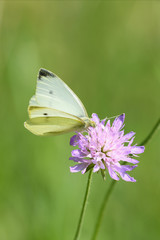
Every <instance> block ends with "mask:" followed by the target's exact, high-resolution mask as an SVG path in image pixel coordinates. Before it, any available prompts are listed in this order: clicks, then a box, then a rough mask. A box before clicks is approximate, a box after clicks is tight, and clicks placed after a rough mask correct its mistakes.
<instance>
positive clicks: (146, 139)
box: [139, 118, 160, 146]
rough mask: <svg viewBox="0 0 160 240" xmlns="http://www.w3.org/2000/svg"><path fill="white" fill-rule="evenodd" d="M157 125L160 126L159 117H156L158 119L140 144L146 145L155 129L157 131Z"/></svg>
mask: <svg viewBox="0 0 160 240" xmlns="http://www.w3.org/2000/svg"><path fill="white" fill-rule="evenodd" d="M159 127H160V118H159V119H158V121H157V122H156V124H155V125H154V127H153V128H152V130H151V131H150V133H149V134H148V136H147V137H146V138H145V139H144V140H143V141H142V142H141V143H140V144H139V145H140V146H144V145H146V144H147V143H148V142H149V141H150V140H151V139H152V137H153V135H154V134H155V133H156V131H158V129H159Z"/></svg>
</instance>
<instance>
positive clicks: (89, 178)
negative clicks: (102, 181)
mask: <svg viewBox="0 0 160 240" xmlns="http://www.w3.org/2000/svg"><path fill="white" fill-rule="evenodd" d="M91 178H92V169H91V170H90V171H89V176H88V182H87V187H86V193H85V196H84V200H83V206H82V210H81V214H80V218H79V222H78V226H77V230H76V234H75V237H74V240H78V238H79V233H80V230H81V226H82V223H83V217H84V213H85V210H86V205H87V200H88V195H89V190H90V186H91Z"/></svg>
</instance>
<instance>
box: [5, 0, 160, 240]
mask: <svg viewBox="0 0 160 240" xmlns="http://www.w3.org/2000/svg"><path fill="white" fill-rule="evenodd" d="M40 67H43V68H46V69H48V70H51V71H53V72H54V73H56V74H57V75H59V76H60V77H61V78H62V79H63V80H64V81H65V82H66V83H67V84H68V85H69V86H70V87H71V88H72V89H73V90H74V91H75V93H76V94H77V95H78V96H79V97H80V99H81V100H82V102H83V103H84V105H85V107H86V109H87V111H88V114H89V115H91V114H92V113H93V112H96V113H97V114H98V115H99V116H100V118H101V119H102V118H105V117H106V116H107V117H111V116H114V115H117V114H121V113H123V112H125V114H126V121H125V124H126V125H125V132H126V133H127V132H128V131H131V130H133V131H135V132H136V134H137V135H136V139H135V143H140V142H141V141H142V140H143V139H144V138H145V137H146V136H147V134H148V133H149V131H150V130H151V129H152V127H153V126H154V124H155V123H156V121H157V119H158V118H159V113H160V3H159V2H158V1H155V2H154V1H144V2H141V1H135V2H134V1H128V2H127V1H44V2H43V1H28V2H27V1H0V81H1V83H0V105H1V114H0V121H1V124H0V125H1V132H0V138H1V139H0V140H1V141H0V239H1V240H22V239H23V240H44V239H45V240H51V239H52V240H53V239H54V240H70V239H73V236H74V234H75V230H76V226H77V222H78V218H79V213H80V209H81V205H82V201H83V197H84V191H85V187H86V181H87V177H88V176H87V175H88V174H86V175H84V176H83V175H82V174H81V173H77V174H73V173H70V172H69V166H70V165H73V164H72V162H71V161H69V160H68V159H69V157H70V155H71V153H70V152H71V150H72V148H71V147H70V146H69V139H70V137H71V136H72V134H66V135H61V136H57V137H44V138H43V137H37V136H34V135H32V134H31V133H30V132H28V131H27V130H26V129H25V128H24V126H23V123H24V121H25V120H26V119H27V118H28V114H27V107H28V102H29V99H30V97H31V96H32V95H33V94H34V91H35V86H36V77H37V74H38V70H39V68H40ZM159 169H160V134H159V133H156V134H155V135H154V137H153V139H152V141H151V142H150V143H149V144H148V145H147V147H146V150H145V153H144V154H142V156H141V157H140V164H139V167H138V168H137V169H135V170H134V172H132V176H134V177H135V178H136V179H137V182H136V183H126V182H124V181H122V180H121V181H120V182H118V183H117V184H116V187H115V189H114V191H113V193H112V196H111V198H110V200H109V204H108V207H107V209H106V212H105V216H104V220H103V224H102V225H101V229H100V233H99V235H98V239H101V240H103V239H104V240H105V239H110V240H115V239H119V240H121V239H123V240H124V239H130V240H135V239H141V240H143V239H145V240H150V239H158V238H159V236H160V204H159V203H160V180H159ZM109 184H110V178H109V176H107V180H106V181H105V182H104V181H103V180H102V177H101V175H100V174H94V176H93V182H92V189H91V194H90V197H89V204H88V207H87V211H86V216H85V220H84V225H83V228H82V232H81V239H83V240H88V239H90V236H91V233H92V231H93V229H94V224H95V221H96V217H97V214H98V211H99V208H100V204H101V202H102V200H103V196H104V194H105V192H106V190H107V189H108V187H109Z"/></svg>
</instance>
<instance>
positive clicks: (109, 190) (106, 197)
mask: <svg viewBox="0 0 160 240" xmlns="http://www.w3.org/2000/svg"><path fill="white" fill-rule="evenodd" d="M159 127H160V119H158V121H157V122H156V124H155V125H154V127H153V128H152V130H151V132H150V133H149V134H148V136H147V137H146V138H145V139H144V140H143V141H142V142H141V143H140V144H139V146H144V145H146V144H147V143H148V142H149V141H150V140H151V138H152V137H153V135H154V134H155V133H156V131H157V130H158V129H159ZM116 182H117V181H115V180H112V182H111V184H110V187H109V189H108V190H107V192H106V194H105V196H104V199H103V202H102V205H101V208H100V211H99V215H98V218H97V222H96V225H95V228H94V231H93V235H92V238H91V240H96V237H97V234H98V232H99V228H100V224H101V222H102V218H103V215H104V212H105V208H106V205H107V202H108V199H109V196H110V195H111V192H112V191H113V187H114V185H115V183H116Z"/></svg>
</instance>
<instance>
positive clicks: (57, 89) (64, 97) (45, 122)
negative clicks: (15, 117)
mask: <svg viewBox="0 0 160 240" xmlns="http://www.w3.org/2000/svg"><path fill="white" fill-rule="evenodd" d="M28 113H29V120H27V121H26V122H25V123H24V126H25V127H26V128H27V129H28V130H29V131H30V132H32V133H34V134H36V135H41V136H49V135H58V134H62V133H66V132H71V131H80V130H83V129H85V128H87V127H89V126H94V125H95V123H94V122H93V121H92V120H91V119H90V118H89V117H88V114H87V112H86V109H85V107H84V106H83V104H82V102H81V101H80V99H79V98H78V97H77V96H76V94H75V93H74V92H73V91H72V90H71V89H70V88H69V87H68V86H67V85H66V84H65V83H64V82H63V81H62V80H61V79H60V78H59V77H58V76H56V75H55V74H53V73H52V72H50V71H48V70H45V69H42V68H41V69H40V70H39V74H38V79H37V87H36V93H35V95H34V96H33V97H32V98H31V99H30V102H29V107H28Z"/></svg>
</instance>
